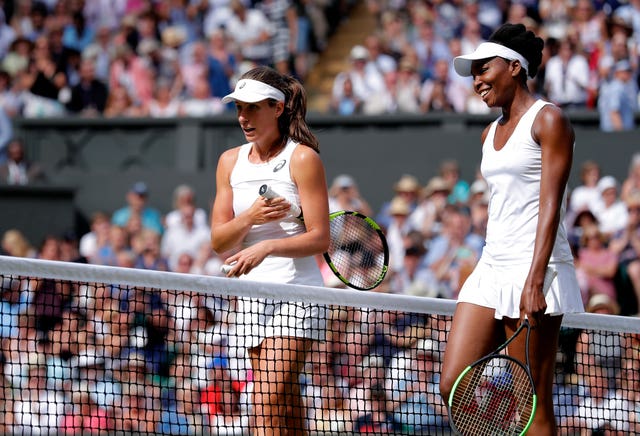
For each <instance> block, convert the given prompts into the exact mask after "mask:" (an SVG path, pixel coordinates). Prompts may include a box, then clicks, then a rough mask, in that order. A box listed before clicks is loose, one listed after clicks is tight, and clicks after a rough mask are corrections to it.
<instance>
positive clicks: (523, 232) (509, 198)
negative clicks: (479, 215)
mask: <svg viewBox="0 0 640 436" xmlns="http://www.w3.org/2000/svg"><path fill="white" fill-rule="evenodd" d="M547 104H550V103H549V102H546V101H543V100H537V101H536V102H535V103H534V104H533V105H532V106H531V107H530V108H529V109H528V110H527V112H526V113H525V114H524V115H523V117H522V118H521V119H520V121H519V122H518V125H517V126H516V128H515V129H514V131H513V133H512V134H511V137H510V138H509V139H508V141H507V142H506V144H505V145H504V147H503V148H502V149H501V150H499V151H496V149H495V148H494V143H493V141H494V137H495V131H496V126H497V124H498V121H500V118H501V117H500V118H498V119H497V120H496V121H494V122H493V123H492V124H491V127H490V128H489V132H488V134H487V137H486V139H485V141H484V144H483V145H482V163H481V165H480V171H481V172H482V175H483V177H484V178H485V180H486V181H487V183H488V185H489V190H490V195H491V197H490V201H489V221H488V224H487V235H486V245H485V247H484V249H483V251H482V260H483V261H485V262H487V263H491V264H512V265H515V264H523V263H530V262H531V260H532V258H533V248H534V244H535V234H536V228H537V225H538V214H539V201H540V199H539V196H540V179H541V174H542V173H541V171H542V150H541V148H540V144H538V143H537V142H536V141H535V140H534V139H533V137H532V136H531V128H532V127H533V122H534V120H535V118H536V115H537V114H538V112H539V111H540V109H542V107H543V106H545V105H547ZM574 145H575V144H574ZM566 195H567V191H566V188H565V191H564V195H563V201H562V206H561V210H560V226H559V227H558V233H557V235H556V241H555V244H554V246H553V251H552V253H551V258H550V262H572V261H573V256H572V254H571V249H570V247H569V243H568V241H567V232H566V229H565V226H564V215H565V205H566Z"/></svg>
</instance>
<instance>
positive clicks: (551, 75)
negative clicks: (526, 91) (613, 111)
mask: <svg viewBox="0 0 640 436" xmlns="http://www.w3.org/2000/svg"><path fill="white" fill-rule="evenodd" d="M588 85H589V64H588V62H587V59H586V58H585V57H584V55H583V54H581V53H579V52H578V51H577V48H576V45H575V43H573V42H572V41H570V40H568V39H563V40H561V41H560V47H559V49H558V54H556V55H555V56H552V57H551V58H550V59H549V60H548V62H547V64H546V67H545V83H544V86H545V90H546V94H547V95H548V97H549V99H550V100H551V101H553V102H554V103H555V104H556V105H558V106H560V107H562V108H566V109H584V108H586V106H587V87H588Z"/></svg>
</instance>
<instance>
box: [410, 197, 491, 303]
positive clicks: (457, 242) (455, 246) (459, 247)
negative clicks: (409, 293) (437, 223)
mask: <svg viewBox="0 0 640 436" xmlns="http://www.w3.org/2000/svg"><path fill="white" fill-rule="evenodd" d="M470 230H471V222H470V219H469V216H468V215H467V214H466V213H465V212H463V211H462V210H460V209H458V208H456V207H455V206H449V207H448V208H447V210H446V211H445V215H444V216H443V227H442V232H441V233H440V234H439V235H438V236H436V237H435V238H434V239H433V240H432V241H431V243H430V244H429V251H428V253H427V255H426V257H425V259H424V262H423V265H422V267H424V268H429V269H430V270H431V272H432V273H433V275H434V276H435V279H436V283H437V289H436V290H435V291H432V293H433V294H434V295H437V296H439V297H442V298H456V297H457V294H458V291H459V290H460V287H461V286H462V283H464V280H466V278H467V276H468V274H469V273H471V270H472V269H473V267H474V266H475V264H476V262H477V261H478V259H479V258H480V250H481V249H482V246H483V245H484V240H483V239H482V238H480V237H479V236H478V235H474V234H472V233H470Z"/></svg>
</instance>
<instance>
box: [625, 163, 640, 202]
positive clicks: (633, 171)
mask: <svg viewBox="0 0 640 436" xmlns="http://www.w3.org/2000/svg"><path fill="white" fill-rule="evenodd" d="M638 194H640V153H634V155H633V156H631V163H629V172H628V174H627V177H626V178H625V179H624V180H623V182H622V187H621V188H620V198H621V199H622V200H623V201H627V199H628V198H629V197H632V196H636V195H638Z"/></svg>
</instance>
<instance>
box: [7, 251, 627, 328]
mask: <svg viewBox="0 0 640 436" xmlns="http://www.w3.org/2000/svg"><path fill="white" fill-rule="evenodd" d="M0 273H3V274H5V275H16V276H34V277H46V278H50V279H58V280H69V281H77V282H96V283H118V284H122V285H128V286H139V287H149V288H157V289H172V290H180V291H198V292H203V293H207V294H210V295H220V294H224V295H232V296H237V297H254V298H268V299H274V300H280V301H299V302H303V303H319V304H335V305H346V306H353V307H368V308H371V309H380V310H390V309H392V310H400V311H405V312H410V313H411V312H412V313H427V314H436V315H453V312H454V310H455V306H456V301H455V300H450V299H444V298H431V297H415V296H411V295H401V294H386V293H377V292H363V291H356V290H352V289H336V288H327V287H321V286H308V285H290V284H282V283H266V282H255V281H250V280H236V279H230V278H226V277H214V276H205V275H198V274H181V273H175V272H166V271H155V270H143V269H133V268H122V267H114V266H104V265H87V264H77V263H72V262H61V261H50V260H42V259H30V258H20V257H12V256H0ZM231 280H233V284H232V285H231V286H229V285H230V281H231ZM562 326H563V327H567V328H579V329H590V330H613V331H617V332H621V333H640V318H636V317H628V316H619V315H603V314H593V313H569V314H565V315H564V318H563V321H562Z"/></svg>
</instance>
